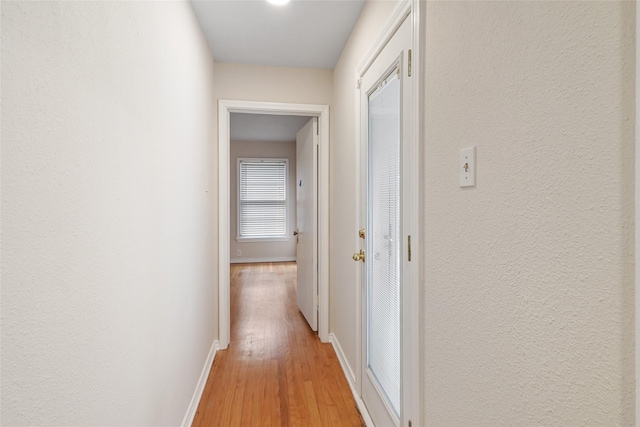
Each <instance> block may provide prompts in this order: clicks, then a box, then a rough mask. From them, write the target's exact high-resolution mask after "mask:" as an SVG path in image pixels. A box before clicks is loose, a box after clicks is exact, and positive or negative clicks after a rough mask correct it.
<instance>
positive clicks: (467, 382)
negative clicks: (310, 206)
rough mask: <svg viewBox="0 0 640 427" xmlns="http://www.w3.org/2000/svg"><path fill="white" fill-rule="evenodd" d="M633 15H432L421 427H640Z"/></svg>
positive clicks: (549, 8)
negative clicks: (464, 174)
mask: <svg viewBox="0 0 640 427" xmlns="http://www.w3.org/2000/svg"><path fill="white" fill-rule="evenodd" d="M634 19H635V4H634V3H633V2H428V3H427V23H426V31H427V35H426V43H425V46H426V56H425V58H426V99H425V141H424V170H425V176H426V181H425V183H424V185H425V187H424V203H425V205H424V208H425V223H424V225H425V229H424V232H425V236H424V238H425V242H426V247H425V249H426V252H425V258H424V262H425V268H426V270H425V273H426V274H425V276H426V282H425V283H424V284H423V286H424V294H425V299H424V316H425V323H424V368H425V372H424V378H423V382H424V389H425V396H424V406H423V408H424V417H425V418H424V421H425V422H426V423H428V424H430V425H443V426H444V425H446V426H454V425H459V426H462V425H465V426H468V425H616V424H623V425H630V424H632V423H633V420H634V409H633V399H634V365H633V363H634V340H633V331H634V326H633V322H634V284H633V265H634V264H633V231H634V227H633V201H634V193H633V191H634V187H633V169H634V163H633V161H634V160H633V159H634V139H633V138H634V117H635V112H634V72H635V69H634V62H635V59H634V58H635V52H634V38H635V36H634V34H635V28H634V26H635V21H634ZM472 145H475V146H477V186H476V187H475V188H470V189H464V190H463V189H460V188H459V187H458V175H457V161H458V160H457V156H458V151H459V149H461V148H464V147H467V146H472Z"/></svg>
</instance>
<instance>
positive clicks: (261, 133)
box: [229, 113, 311, 142]
mask: <svg viewBox="0 0 640 427" xmlns="http://www.w3.org/2000/svg"><path fill="white" fill-rule="evenodd" d="M310 119H311V117H302V116H277V115H270V114H245V113H231V119H230V124H229V127H230V139H231V141H245V142H254V141H264V142H290V141H295V140H296V134H297V133H298V131H299V130H300V129H302V127H303V126H304V125H305V124H307V122H308V121H309V120H310Z"/></svg>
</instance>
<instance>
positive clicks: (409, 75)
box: [407, 49, 411, 77]
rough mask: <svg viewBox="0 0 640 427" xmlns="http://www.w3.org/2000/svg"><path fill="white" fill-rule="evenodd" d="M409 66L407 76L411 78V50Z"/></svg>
mask: <svg viewBox="0 0 640 427" xmlns="http://www.w3.org/2000/svg"><path fill="white" fill-rule="evenodd" d="M408 56H409V65H408V66H407V75H408V77H411V49H409V54H408Z"/></svg>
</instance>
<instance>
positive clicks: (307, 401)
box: [193, 263, 364, 426]
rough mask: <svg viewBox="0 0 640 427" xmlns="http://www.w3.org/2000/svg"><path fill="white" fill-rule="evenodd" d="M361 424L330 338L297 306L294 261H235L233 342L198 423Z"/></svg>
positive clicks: (214, 371) (218, 361)
mask: <svg viewBox="0 0 640 427" xmlns="http://www.w3.org/2000/svg"><path fill="white" fill-rule="evenodd" d="M239 425H243V426H248V425H254V426H269V425H273V426H299V425H305V426H310V425H313V426H320V425H323V426H362V425H364V423H363V421H362V418H361V417H360V414H359V412H358V409H357V407H356V403H355V401H354V399H353V395H352V394H351V391H350V389H349V385H348V384H347V381H346V379H345V377H344V374H343V372H342V368H341V367H340V363H339V362H338V359H337V357H336V355H335V352H334V350H333V347H332V346H331V344H323V343H321V342H320V340H319V339H318V337H317V335H316V334H315V333H314V332H312V331H311V329H310V328H309V326H308V325H307V323H306V321H305V319H304V317H303V316H302V314H301V313H300V312H299V310H298V307H297V305H296V264H295V263H269V264H232V265H231V343H230V345H229V348H228V349H227V350H224V351H220V352H218V353H217V354H216V357H215V360H214V363H213V367H212V368H211V373H210V374H209V378H208V380H207V384H206V387H205V390H204V393H203V395H202V400H201V401H200V404H199V406H198V411H197V413H196V416H195V419H194V422H193V426H239Z"/></svg>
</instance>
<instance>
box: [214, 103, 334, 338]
mask: <svg viewBox="0 0 640 427" xmlns="http://www.w3.org/2000/svg"><path fill="white" fill-rule="evenodd" d="M232 113H253V114H278V115H295V116H307V117H309V118H311V117H317V118H318V135H319V143H318V195H317V199H318V200H317V217H318V237H317V248H318V253H317V255H318V257H317V263H318V268H317V277H318V278H317V283H318V337H319V338H320V340H321V341H322V342H328V340H329V285H328V277H329V254H328V248H329V240H328V239H329V107H328V106H327V105H312V104H282V103H272V102H254V101H233V100H220V101H219V106H218V115H219V117H218V119H219V128H218V131H219V133H218V170H219V176H218V184H219V185H218V188H219V192H218V208H219V211H218V215H219V217H218V219H219V223H218V243H219V246H218V254H219V257H218V283H219V297H218V307H219V343H220V348H221V349H225V348H227V346H228V345H229V341H230V295H229V293H230V288H229V286H230V285H229V282H230V276H229V274H230V255H231V254H230V251H229V238H230V235H229V228H230V225H229V224H230V209H229V208H230V206H229V199H230V194H229V161H230V158H229V151H230V138H229V135H230V115H231V114H232Z"/></svg>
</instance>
